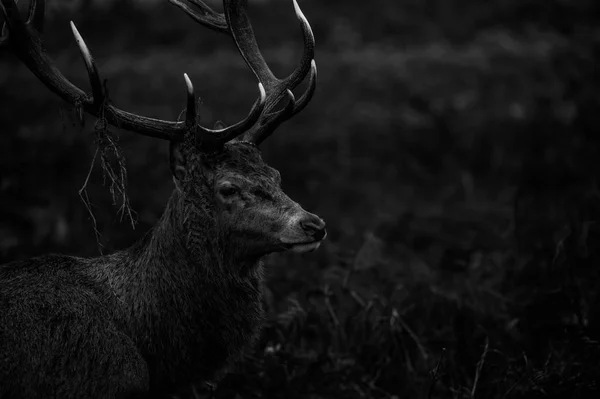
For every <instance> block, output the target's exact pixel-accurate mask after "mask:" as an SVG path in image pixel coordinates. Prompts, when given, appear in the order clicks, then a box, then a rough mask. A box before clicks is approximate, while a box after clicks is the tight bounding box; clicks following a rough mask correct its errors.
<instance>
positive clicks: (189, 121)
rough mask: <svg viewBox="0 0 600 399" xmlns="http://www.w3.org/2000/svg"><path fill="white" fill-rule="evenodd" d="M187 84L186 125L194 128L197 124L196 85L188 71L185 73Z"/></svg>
mask: <svg viewBox="0 0 600 399" xmlns="http://www.w3.org/2000/svg"><path fill="white" fill-rule="evenodd" d="M183 78H184V79H185V86H186V88H187V106H186V111H185V125H186V126H187V128H188V129H193V128H194V127H195V126H196V118H197V113H196V95H195V94H194V85H193V84H192V81H191V80H190V78H189V76H188V74H187V73H184V74H183Z"/></svg>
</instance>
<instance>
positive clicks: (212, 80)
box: [0, 0, 600, 398]
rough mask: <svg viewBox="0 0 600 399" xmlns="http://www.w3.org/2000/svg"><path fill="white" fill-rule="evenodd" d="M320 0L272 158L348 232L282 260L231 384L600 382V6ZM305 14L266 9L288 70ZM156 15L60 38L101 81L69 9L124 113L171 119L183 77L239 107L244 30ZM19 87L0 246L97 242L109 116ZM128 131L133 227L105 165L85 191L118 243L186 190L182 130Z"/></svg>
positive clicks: (383, 394) (289, 186)
mask: <svg viewBox="0 0 600 399" xmlns="http://www.w3.org/2000/svg"><path fill="white" fill-rule="evenodd" d="M305 3H306V4H304V3H302V4H301V5H302V6H303V8H304V9H305V12H306V14H307V16H308V17H309V19H310V21H311V23H312V25H313V28H314V30H315V33H316V36H317V43H318V44H317V45H318V48H317V64H318V66H319V84H318V91H317V93H316V96H315V98H314V100H313V102H312V103H311V105H310V106H309V107H308V108H307V109H306V110H305V111H304V112H303V113H302V114H301V115H299V116H298V117H296V118H295V119H294V120H293V121H290V122H288V123H286V124H285V125H284V126H283V127H282V128H281V129H280V130H279V131H278V133H277V134H276V135H275V136H274V137H273V138H272V139H270V140H268V141H267V142H266V143H265V145H264V150H263V152H264V154H265V157H266V159H267V161H268V162H269V163H270V164H271V165H272V166H274V167H276V168H277V169H279V170H280V171H281V173H282V175H283V178H284V189H285V191H286V192H287V193H288V194H289V195H290V196H291V197H292V198H294V199H296V200H298V201H299V202H300V203H302V204H303V206H304V207H305V209H309V210H311V211H313V212H315V213H317V214H319V215H320V216H322V217H323V218H324V219H325V220H326V221H327V223H328V230H329V238H328V242H327V245H325V246H324V247H322V248H321V249H320V250H319V251H318V252H316V253H314V254H309V255H303V256H298V255H293V254H291V255H281V254H280V255H274V256H271V257H269V258H268V259H267V263H268V270H269V283H268V285H269V287H270V290H271V292H272V298H271V300H270V303H271V309H270V317H269V322H268V325H267V326H266V327H265V329H264V333H263V335H262V339H261V342H260V344H259V345H258V347H257V348H256V349H255V351H253V352H251V353H248V354H247V356H246V358H245V359H244V361H243V362H242V363H240V364H239V365H238V367H237V368H236V369H235V370H233V371H232V372H231V373H230V374H228V375H227V376H226V378H225V379H224V380H223V381H221V382H220V383H219V384H218V386H216V388H214V389H213V392H212V395H213V396H215V397H218V398H236V397H243V398H259V397H273V398H278V397H281V398H404V397H409V398H446V397H452V398H566V397H571V398H585V397H590V396H592V395H593V394H594V393H597V392H598V390H599V389H598V377H597V376H598V375H600V360H599V359H600V344H599V341H600V318H599V316H598V315H600V296H598V294H597V293H598V292H600V290H599V288H600V287H599V279H598V277H599V275H598V274H599V272H598V268H597V264H598V260H599V253H598V244H597V242H598V238H599V229H598V225H597V223H596V221H597V220H598V216H599V214H600V213H599V211H600V208H599V198H600V197H599V196H598V186H597V185H598V177H599V176H598V170H597V164H596V162H597V161H596V159H597V156H598V150H599V149H600V147H599V145H598V144H599V143H598V139H597V137H596V136H597V134H596V133H595V132H597V131H598V128H599V127H600V126H598V118H597V117H596V116H595V115H596V113H597V109H598V105H600V101H599V97H598V95H597V92H598V87H599V83H600V81H599V80H598V73H597V70H596V68H595V66H594V65H595V61H596V60H597V57H598V54H597V46H598V39H597V38H598V34H597V32H598V30H597V28H594V27H593V26H591V25H590V24H589V23H588V22H589V21H588V20H587V19H586V18H585V15H586V14H588V13H589V14H591V13H592V8H593V7H595V6H594V5H593V4H591V3H590V4H588V3H586V2H585V1H579V2H572V3H569V4H571V5H565V4H562V3H561V4H558V2H557V4H554V3H553V5H552V6H548V7H546V6H545V5H544V6H543V5H542V4H541V3H539V2H535V1H531V2H526V4H525V5H523V4H524V3H522V2H514V1H508V0H506V1H500V0H498V1H497V2H494V3H493V6H490V7H489V8H486V7H482V6H479V4H480V3H479V2H463V3H464V4H463V3H460V4H463V6H464V7H463V8H461V9H460V10H461V13H459V12H458V11H457V10H458V9H459V8H458V6H459V5H460V4H459V2H457V1H455V2H451V3H449V4H451V5H450V6H446V7H448V8H449V10H447V12H446V13H445V12H442V11H439V10H442V7H443V4H441V3H438V2H435V1H430V2H406V4H402V5H398V6H391V5H389V4H387V3H386V5H383V2H382V3H381V4H380V3H377V4H378V5H379V6H381V7H384V6H385V7H387V8H385V9H384V8H378V7H374V8H373V9H372V10H371V11H369V12H371V13H373V15H371V17H372V18H371V21H375V22H377V23H366V22H365V21H364V20H363V19H360V20H359V19H356V18H355V17H353V15H355V14H356V13H355V11H356V10H362V9H364V5H361V3H359V2H348V5H347V8H339V9H337V11H338V12H334V11H336V9H335V8H333V9H332V7H339V3H338V2H331V4H330V3H329V2H327V4H321V3H317V2H305ZM413 3H414V4H413ZM538 3H539V4H538ZM544 4H545V3H544ZM286 6H287V5H286V4H283V3H282V4H279V3H276V4H273V5H272V6H271V7H270V8H268V9H267V8H264V7H257V8H256V11H255V12H254V13H253V17H255V20H256V19H257V18H258V19H259V20H260V18H264V21H269V23H256V25H257V34H258V35H259V39H260V40H261V44H262V43H264V52H265V54H266V57H267V59H268V61H269V62H270V63H272V64H274V67H275V68H274V69H275V70H276V71H277V72H279V73H281V74H283V73H284V72H285V71H291V70H292V69H293V68H294V66H295V62H296V60H297V59H298V57H299V52H300V49H299V47H300V43H299V42H298V41H297V40H296V36H295V35H297V33H298V32H297V31H296V30H295V29H296V28H295V25H293V24H292V23H291V22H293V15H292V16H289V12H290V10H289V8H286ZM159 7H161V8H158V9H150V10H148V11H140V10H138V9H135V8H129V7H126V6H119V8H117V9H116V10H118V12H112V13H110V14H102V13H100V12H96V13H93V14H92V13H89V14H86V15H77V14H75V15H58V16H56V17H55V18H54V19H52V20H51V21H50V25H49V27H48V29H47V31H46V32H47V33H46V35H45V36H46V38H47V47H48V48H49V49H50V52H51V53H52V54H53V55H54V56H55V58H56V59H57V63H58V65H59V67H60V69H61V70H63V71H64V73H65V74H66V76H68V77H69V78H71V79H73V81H75V82H76V83H77V84H79V85H80V86H82V87H87V86H86V85H87V82H86V77H85V70H84V68H83V65H82V63H81V61H80V60H79V57H78V54H77V53H76V49H75V46H74V43H73V40H72V38H70V37H69V30H68V24H67V23H66V20H67V19H74V20H75V22H76V23H77V25H78V27H80V31H81V33H82V34H83V36H84V37H85V38H86V40H87V41H88V44H89V46H90V48H91V49H92V51H93V53H94V55H95V56H96V59H97V61H98V64H99V67H100V72H101V73H102V74H103V76H104V77H107V78H108V86H109V89H110V95H111V98H112V99H113V100H114V101H115V102H116V103H117V105H118V106H121V107H122V108H124V109H127V110H130V111H133V112H139V113H141V114H144V115H148V116H154V117H162V118H172V119H174V118H176V116H177V115H178V114H179V112H180V111H181V109H182V108H183V107H184V85H183V79H182V76H181V75H182V73H183V72H188V73H189V74H190V76H191V77H192V79H193V80H194V82H195V86H196V87H197V88H198V90H199V91H200V93H201V95H202V97H203V100H204V104H205V106H204V107H203V109H202V117H203V120H205V121H206V123H207V124H208V125H210V124H212V123H213V122H214V121H215V120H217V119H223V120H224V121H226V122H229V123H231V122H234V121H236V120H237V119H239V118H240V117H242V116H243V115H244V114H245V113H246V110H247V107H249V106H250V104H251V103H252V101H253V99H254V98H255V96H256V87H255V83H254V79H253V77H252V76H251V74H250V73H249V72H248V71H247V70H246V69H245V67H244V64H243V62H242V61H241V60H240V59H239V56H238V55H237V54H236V53H235V52H234V51H233V49H231V47H232V45H231V43H230V42H229V41H228V40H226V39H225V38H222V37H219V36H218V35H216V34H212V33H210V32H207V31H206V30H205V29H202V30H200V29H199V28H197V27H196V26H194V25H192V24H191V22H190V21H188V19H187V18H185V17H184V16H181V15H179V14H178V13H177V12H176V10H173V8H174V7H170V6H164V5H160V6H159ZM428 7H429V8H431V9H433V10H438V11H437V13H436V12H434V13H428V11H427V10H428V9H429V8H428ZM536 7H537V8H536ZM544 7H546V8H544ZM561 7H562V8H561ZM586 7H587V8H586ZM542 8H543V10H544V12H541V10H542ZM536 10H538V11H540V12H539V13H536V12H535V11H536ZM458 14H460V15H461V16H460V18H453V17H452V16H453V15H454V16H457V15H458ZM561 15H563V16H564V18H565V19H569V18H570V19H569V20H573V21H577V22H578V23H577V25H576V26H577V27H576V28H574V27H571V26H568V27H565V26H564V24H563V23H562V22H560V21H562V20H561V18H559V16H561ZM288 17H289V18H290V19H289V20H288V19H286V18H288ZM107 20H111V27H113V28H112V29H113V30H112V32H110V33H106V29H101V28H103V27H104V26H105V24H106V21H107ZM135 20H139V21H144V23H143V24H142V23H140V24H139V26H138V24H131V23H129V21H135ZM517 20H518V21H520V22H519V23H518V24H516V25H515V23H513V22H510V23H509V22H508V21H517ZM399 21H400V22H399ZM586 21H587V22H586ZM573 26H575V25H573ZM149 27H150V28H149ZM378 27H380V28H381V30H378ZM196 29H198V30H196ZM272 31H277V32H281V36H274V35H272V34H270V32H272ZM297 48H298V50H296V49H297ZM0 86H1V87H2V90H0V103H2V104H3V106H2V107H0V126H2V127H3V129H2V130H3V133H4V134H2V135H1V136H0V137H1V138H0V140H2V141H1V143H2V145H1V146H0V170H1V173H0V215H1V218H0V221H1V223H0V261H2V262H4V261H8V260H11V259H16V258H22V257H27V256H33V255H37V254H41V253H46V252H50V251H52V252H64V253H71V254H76V255H82V256H93V255H97V254H98V245H97V243H96V237H95V235H94V231H93V228H92V222H91V221H90V220H89V214H88V212H87V210H86V207H85V205H84V204H83V203H82V201H81V199H80V198H79V196H78V190H79V189H80V188H81V186H82V185H83V183H84V181H85V180H86V176H87V174H88V171H89V167H90V162H91V160H92V159H93V155H94V152H95V145H94V137H93V133H92V132H93V129H92V128H91V127H93V123H94V121H93V120H90V119H88V120H86V125H85V126H84V127H83V128H82V127H80V126H79V124H78V122H77V118H76V117H75V116H74V114H73V112H72V110H70V109H69V108H67V107H66V106H64V105H63V104H60V103H58V102H57V101H56V100H55V99H54V97H53V95H51V94H50V93H49V92H48V91H47V89H45V88H44V87H42V85H41V84H40V83H39V82H38V81H37V80H36V79H35V78H34V77H32V76H31V74H30V73H29V72H28V71H27V70H26V69H25V68H23V67H22V66H21V65H19V64H18V63H17V62H13V61H12V60H11V59H10V57H7V58H6V59H3V61H2V62H1V63H0ZM234 91H235V96H233V95H231V93H232V92H234ZM5 104H10V106H4V105H5ZM115 137H118V139H119V145H120V146H121V148H122V150H123V153H124V155H125V160H126V168H127V171H128V181H129V186H128V193H129V196H130V199H131V205H132V207H133V209H134V210H135V211H136V213H137V221H138V223H137V226H136V228H135V230H132V229H131V227H130V226H129V225H128V223H127V221H126V220H125V221H123V222H119V216H118V214H117V210H118V205H113V204H112V202H113V199H112V197H111V195H110V192H109V190H108V188H106V187H103V184H102V183H103V179H102V173H101V171H100V168H99V167H98V165H97V166H96V168H95V169H94V171H93V172H92V174H91V175H90V181H89V184H88V193H89V198H90V200H91V203H92V210H93V212H94V215H95V217H96V220H97V222H98V231H99V233H100V234H101V238H100V240H101V243H102V244H103V246H104V250H105V251H112V250H115V249H117V248H122V247H125V246H128V245H131V244H132V243H133V242H134V241H135V239H137V238H139V237H140V236H141V234H143V233H144V232H145V231H146V230H147V229H148V228H149V227H150V226H151V225H152V224H153V223H154V222H155V221H156V220H157V218H158V217H159V215H160V213H161V212H162V209H163V207H164V204H165V203H166V200H167V198H168V196H169V194H170V192H171V190H172V185H171V183H170V181H171V179H170V176H169V170H168V162H167V146H166V144H165V143H160V142H157V141H153V140H150V139H146V138H141V137H137V136H135V135H130V134H127V133H123V134H119V135H116V136H115ZM115 166H117V163H115ZM208 391H209V389H208V388H207V387H197V392H196V396H200V397H205V396H206V397H207V396H209V393H208ZM190 395H191V397H193V395H192V393H190Z"/></svg>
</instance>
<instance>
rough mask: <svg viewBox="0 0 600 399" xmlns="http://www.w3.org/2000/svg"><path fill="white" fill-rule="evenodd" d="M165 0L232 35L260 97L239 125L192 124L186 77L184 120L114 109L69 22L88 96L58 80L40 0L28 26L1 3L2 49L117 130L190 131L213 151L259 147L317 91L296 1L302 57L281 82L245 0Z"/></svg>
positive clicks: (11, 0)
mask: <svg viewBox="0 0 600 399" xmlns="http://www.w3.org/2000/svg"><path fill="white" fill-rule="evenodd" d="M169 1H170V2H171V3H172V4H174V5H176V6H177V7H179V8H180V9H182V10H183V11H184V12H185V13H186V14H187V15H189V16H190V17H192V18H193V19H194V20H195V21H196V22H198V23H200V24H202V25H204V26H206V27H208V28H210V29H213V30H215V31H218V32H221V33H226V34H228V35H230V36H231V37H232V38H233V39H234V41H235V43H236V46H237V48H238V50H239V52H240V54H241V55H242V57H243V58H244V60H245V61H246V63H247V64H248V66H249V67H250V69H251V70H252V72H253V73H254V74H255V75H256V77H257V79H258V81H259V84H258V87H259V92H260V96H259V98H258V99H257V100H256V102H255V103H254V105H253V106H252V109H251V110H250V112H249V113H248V115H247V116H246V118H244V119H243V120H242V121H240V122H238V123H236V124H234V125H232V126H229V127H224V128H222V129H208V128H206V127H203V126H201V125H199V124H198V123H197V121H196V119H197V113H196V109H195V94H194V88H193V85H192V82H191V80H190V79H189V77H188V75H187V74H184V79H185V83H186V88H187V112H186V120H185V121H166V120H160V119H154V118H148V117H144V116H140V115H136V114H133V113H130V112H127V111H124V110H121V109H119V108H117V107H115V106H114V105H112V104H111V103H110V100H109V98H108V97H107V94H106V90H105V86H104V84H103V82H102V80H101V78H100V74H99V72H98V68H97V66H96V64H95V62H94V59H93V57H92V54H91V52H90V50H89V48H88V46H87V45H86V43H85V41H84V40H83V37H82V36H81V34H80V33H79V31H78V30H77V28H76V27H75V24H74V23H73V22H71V29H72V31H73V35H74V37H75V41H76V42H77V45H78V47H79V50H80V52H81V56H82V58H83V61H84V63H85V66H86V69H87V72H88V77H89V80H90V85H91V88H92V93H91V95H88V94H87V93H85V92H84V91H83V90H81V89H80V88H79V87H77V86H76V85H74V84H73V83H71V82H70V81H69V80H68V79H67V78H66V77H65V76H64V75H62V74H61V72H60V71H59V70H58V69H57V68H56V67H55V65H54V62H53V61H52V60H51V59H50V58H49V57H48V55H47V54H46V52H45V49H44V47H43V43H42V40H41V38H40V35H41V33H42V30H43V23H44V11H45V3H44V1H43V0H31V3H30V7H29V15H28V18H27V20H26V21H24V20H23V19H22V18H21V15H20V13H19V10H18V8H17V3H16V0H0V7H1V8H2V12H3V14H4V16H5V19H6V22H5V24H4V26H3V28H2V35H1V36H0V48H10V49H11V50H12V51H13V52H14V53H15V55H16V56H17V57H18V58H19V59H20V60H21V61H22V62H23V63H24V64H25V65H26V66H27V67H28V68H29V69H30V70H31V71H32V72H33V73H34V74H35V76H36V77H37V78H38V79H40V80H41V81H42V82H43V83H44V84H45V85H46V86H47V87H48V88H49V89H50V90H52V91H53V92H54V93H56V94H57V95H58V96H59V97H61V98H62V99H63V100H65V101H67V102H69V103H71V104H73V105H75V106H76V107H80V108H81V109H83V110H84V111H86V112H87V113H89V114H91V115H93V116H95V117H99V118H104V119H105V120H106V121H107V122H108V123H109V124H111V125H113V126H116V127H118V128H121V129H124V130H130V131H133V132H136V133H140V134H143V135H146V136H150V137H156V138H160V139H166V140H181V139H182V138H183V136H184V134H185V133H186V132H193V133H195V134H196V137H197V142H198V143H200V148H206V149H211V150H213V149H214V148H215V147H220V146H222V145H223V144H224V143H225V142H227V141H229V140H232V139H233V138H235V137H237V136H240V135H242V134H243V137H244V139H245V140H248V141H252V142H254V143H256V144H260V143H261V142H262V141H263V140H264V139H266V138H267V137H268V136H269V135H270V134H271V133H272V132H273V131H274V130H275V129H276V128H277V127H278V126H279V125H280V124H281V123H283V122H284V121H286V120H287V119H289V118H291V117H292V116H293V115H295V114H297V113H298V112H300V111H301V110H302V109H303V108H304V107H305V106H306V105H307V104H308V102H309V101H310V99H311V98H312V96H313V94H314V91H315V87H316V76H317V69H316V64H315V61H314V46H315V41H314V36H313V33H312V30H311V28H310V25H309V23H308V21H307V20H306V17H305V16H304V14H302V11H301V10H300V7H299V6H298V3H297V2H296V0H293V4H294V9H295V11H296V16H297V17H298V20H299V21H300V26H301V29H302V34H303V37H304V53H303V56H302V59H301V61H300V65H299V66H298V68H297V69H296V70H295V71H294V72H292V73H291V74H290V75H289V76H287V77H286V78H284V79H279V78H277V77H275V75H274V74H273V72H272V71H271V69H270V68H269V66H268V65H267V63H266V61H265V59H264V57H263V56H262V54H261V53H260V50H259V49H258V44H257V42H256V38H255V37H254V33H253V30H252V26H251V24H250V20H249V18H248V16H247V13H246V8H247V6H248V2H247V0H224V11H225V12H224V13H223V14H221V13H217V12H215V11H213V10H212V9H211V8H210V7H209V6H207V5H206V4H205V3H204V2H202V1H201V0H189V2H190V4H192V5H193V6H194V8H195V9H192V8H191V7H190V6H188V5H187V4H186V3H183V2H182V1H180V0H169ZM307 75H308V76H309V84H308V89H307V90H306V91H305V92H304V93H303V94H302V96H301V97H300V99H299V100H297V101H296V99H295V97H294V95H293V93H292V90H293V89H294V88H296V87H297V86H298V85H299V84H300V82H302V80H304V78H305V77H306V76H307ZM283 99H287V105H286V106H285V107H284V108H283V109H280V110H275V107H276V106H277V104H278V103H279V102H280V101H281V100H283Z"/></svg>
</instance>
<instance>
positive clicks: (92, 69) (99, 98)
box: [71, 21, 106, 108]
mask: <svg viewBox="0 0 600 399" xmlns="http://www.w3.org/2000/svg"><path fill="white" fill-rule="evenodd" d="M71 30H72V31H73V36H75V41H76V42H77V46H78V47H79V51H80V52H81V57H82V58H83V62H84V63H85V67H86V69H87V72H88V77H89V79H90V84H91V86H92V101H93V104H94V105H95V106H96V107H98V108H99V107H101V106H102V104H103V103H104V101H105V100H106V98H105V95H104V89H103V88H102V81H101V80H100V74H99V73H98V68H97V67H96V63H95V62H94V59H93V58H92V53H91V52H90V49H89V48H88V46H87V45H86V44H85V41H84V40H83V37H81V35H80V34H79V31H78V30H77V28H76V27H75V24H74V23H73V21H71Z"/></svg>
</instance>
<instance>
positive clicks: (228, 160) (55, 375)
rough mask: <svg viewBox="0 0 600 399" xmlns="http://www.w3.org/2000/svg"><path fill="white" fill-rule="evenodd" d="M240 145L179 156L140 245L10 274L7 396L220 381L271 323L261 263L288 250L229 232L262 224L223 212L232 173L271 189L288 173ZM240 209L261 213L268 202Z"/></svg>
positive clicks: (149, 390) (134, 392)
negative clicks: (160, 210) (221, 185)
mask: <svg viewBox="0 0 600 399" xmlns="http://www.w3.org/2000/svg"><path fill="white" fill-rule="evenodd" d="M233 147H234V146H233V145H232V146H228V148H226V150H225V151H224V152H223V153H221V154H216V155H213V156H212V158H210V157H205V156H204V155H199V154H196V153H189V154H187V155H186V154H183V155H182V154H179V155H178V154H175V155H172V157H176V158H177V157H178V156H179V157H180V158H181V159H180V160H179V161H176V163H177V162H180V161H182V160H184V162H186V163H187V164H186V165H183V168H184V169H185V175H183V177H184V179H182V180H179V181H176V184H177V186H178V189H177V190H175V191H174V193H173V195H172V197H171V199H170V200H169V203H168V205H167V207H166V210H165V212H164V214H163V216H162V218H161V219H160V221H159V222H158V223H157V224H156V226H154V228H153V229H152V230H151V231H149V232H148V233H147V234H146V235H145V236H144V237H143V238H142V239H141V240H140V241H139V242H138V243H136V244H135V245H133V246H132V247H131V248H129V249H126V250H124V251H120V252H116V253H114V254H112V255H108V256H103V257H99V258H92V259H83V258H76V257H70V256H63V255H49V256H44V257H39V258H34V259H29V260H25V261H17V262H12V263H9V264H6V265H2V266H0V398H3V399H4V398H16V397H20V398H37V397H40V392H44V394H43V396H44V397H61V398H83V397H87V398H92V397H93V398H113V397H123V398H125V397H127V398H133V397H149V396H150V397H161V396H162V395H164V394H167V393H169V394H171V393H176V392H178V390H180V389H181V387H185V386H186V385H189V384H190V383H192V382H199V381H205V380H210V379H213V378H216V377H218V375H219V374H220V373H222V372H223V370H225V369H226V367H227V365H229V364H230V363H231V362H232V361H234V360H235V359H236V358H238V357H239V356H240V355H241V353H242V352H243V350H244V348H246V347H248V346H249V345H251V344H252V343H253V342H254V340H255V339H256V338H257V336H258V333H259V330H260V326H261V324H262V321H263V319H264V311H263V307H262V301H261V298H262V280H263V277H262V263H261V261H260V258H261V256H263V255H264V254H265V253H269V252H273V251H275V250H278V249H277V248H276V247H275V246H272V245H271V243H270V242H260V238H259V237H253V236H252V234H250V232H244V231H243V229H242V231H241V233H240V232H237V233H236V232H232V231H231V229H228V228H226V227H224V225H227V226H231V225H235V223H238V224H240V225H244V224H251V223H252V220H245V219H244V218H241V217H240V216H239V215H237V216H236V214H235V213H233V214H228V211H227V209H226V207H225V209H221V208H218V207H217V205H216V203H215V201H214V200H213V198H214V197H215V195H214V193H213V190H214V184H215V182H217V181H219V179H220V178H221V177H222V175H223V174H224V173H229V175H231V173H234V174H235V173H237V174H238V175H239V176H240V177H247V176H251V178H252V182H253V183H252V184H254V185H257V186H261V185H263V186H265V187H264V188H265V189H269V190H270V191H273V190H272V186H273V185H276V186H277V187H278V186H279V182H278V181H277V180H278V179H279V176H278V173H277V172H276V171H274V169H272V168H269V167H268V166H266V165H265V164H264V163H263V162H262V160H261V159H260V155H259V153H258V150H257V149H255V148H251V147H250V146H246V145H242V144H238V145H235V149H234V148H233ZM178 151H181V152H182V153H184V152H185V149H179V150H178ZM194 157H201V158H202V159H194ZM275 191H276V193H275V194H276V195H279V194H277V193H279V191H277V190H275ZM248 195H252V194H248ZM282 195H283V194H282ZM285 198H287V197H285ZM285 198H273V199H272V200H273V201H283V200H285ZM288 200H289V199H288ZM235 201H237V202H236V203H235V205H236V206H237V207H240V206H241V207H242V208H243V207H244V206H246V207H247V209H248V210H250V209H251V208H250V207H254V208H252V209H253V210H254V211H256V212H259V213H257V214H260V209H259V208H260V204H261V203H264V202H265V201H262V202H261V201H257V200H251V199H247V202H244V201H246V200H245V199H244V198H243V196H241V197H240V198H236V200H235ZM240 201H241V205H240ZM269 201H271V200H269ZM269 201H267V202H269ZM289 202H290V205H289V206H293V205H297V204H295V203H293V202H292V201H291V200H289ZM284 205H285V204H284ZM232 206H233V205H232ZM257 207H258V208H257ZM283 208H285V206H284V207H283ZM244 209H246V208H244ZM256 209H258V210H256ZM243 214H244V213H242V215H243ZM280 216H281V215H274V216H273V217H272V218H273V220H277V218H278V217H280ZM236 217H238V219H236ZM227 218H229V219H227ZM250 219H252V217H250ZM254 222H256V220H255V221H254ZM232 223H233V224H232ZM266 227H268V226H266ZM271 228H273V227H271ZM261 245H262V247H264V249H262V250H258V249H260V248H262V247H261ZM257 248H258V249H257Z"/></svg>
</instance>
